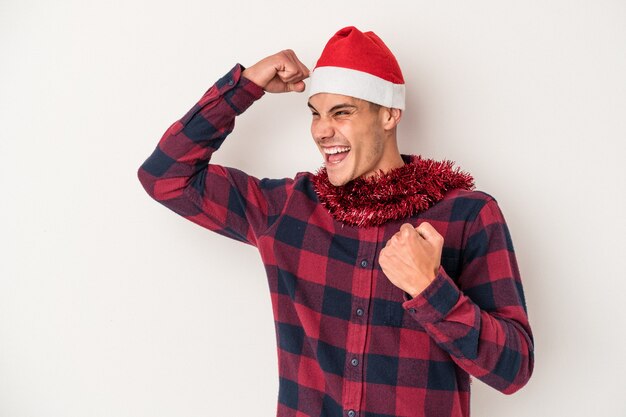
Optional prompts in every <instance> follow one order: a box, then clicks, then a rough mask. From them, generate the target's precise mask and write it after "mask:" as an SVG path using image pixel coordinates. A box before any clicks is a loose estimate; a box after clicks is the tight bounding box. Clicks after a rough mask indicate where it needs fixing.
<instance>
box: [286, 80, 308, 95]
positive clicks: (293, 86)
mask: <svg viewBox="0 0 626 417" xmlns="http://www.w3.org/2000/svg"><path fill="white" fill-rule="evenodd" d="M286 88H287V91H288V92H291V91H295V92H297V93H301V92H303V91H304V89H305V88H306V84H305V83H304V81H298V82H297V83H287V84H286Z"/></svg>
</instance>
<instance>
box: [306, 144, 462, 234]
mask: <svg viewBox="0 0 626 417" xmlns="http://www.w3.org/2000/svg"><path fill="white" fill-rule="evenodd" d="M404 157H405V158H409V159H410V162H408V163H406V164H405V165H403V166H401V167H399V168H396V169H393V170H391V171H389V172H387V173H380V174H378V175H376V176H373V177H370V178H357V179H355V180H353V181H350V182H349V183H347V184H345V185H343V186H340V187H336V186H334V185H332V184H331V183H330V181H329V180H328V173H327V172H326V168H324V167H322V168H320V170H319V171H318V172H317V173H316V174H315V175H314V176H313V185H314V187H315V192H316V193H317V195H318V197H319V199H320V201H321V203H322V205H323V206H324V207H325V208H326V209H327V210H328V211H329V212H330V214H331V215H332V216H333V217H334V218H335V219H336V220H338V221H340V222H342V223H344V224H349V225H352V226H359V227H370V226H379V225H381V224H383V223H386V222H387V221H390V220H398V219H402V218H407V217H410V216H412V215H414V214H417V213H419V212H422V211H424V210H426V209H428V208H429V207H431V206H432V205H433V204H435V203H436V202H438V201H440V200H441V199H442V198H443V197H444V195H445V194H446V192H448V191H449V190H453V189H455V188H462V189H465V190H472V189H474V179H473V178H472V176H471V175H470V174H469V173H466V172H463V171H461V170H460V168H453V162H451V161H448V160H443V161H435V160H433V159H424V158H422V157H421V156H419V155H411V156H408V157H407V156H404Z"/></svg>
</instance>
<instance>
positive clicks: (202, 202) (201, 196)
mask: <svg viewBox="0 0 626 417" xmlns="http://www.w3.org/2000/svg"><path fill="white" fill-rule="evenodd" d="M243 69H244V68H243V66H241V65H240V64H237V65H235V66H234V67H233V68H232V69H231V70H230V71H229V72H228V73H227V74H226V75H225V76H224V77H222V78H221V79H219V80H218V81H217V82H216V83H215V84H214V85H213V86H212V87H211V88H209V89H208V90H207V91H206V92H205V93H204V94H203V96H202V97H201V98H200V100H199V101H198V102H197V103H196V104H195V105H194V106H193V107H192V108H191V109H190V110H189V111H188V112H187V113H186V114H185V115H184V116H183V117H182V118H181V119H179V120H177V121H176V122H174V123H173V124H172V125H171V126H170V127H169V128H168V129H167V130H166V132H165V133H164V135H163V136H162V138H161V140H160V141H159V142H158V144H157V146H156V149H154V151H153V153H152V154H151V155H150V156H149V157H148V158H147V159H146V160H145V162H144V163H143V164H142V165H141V166H140V168H139V170H138V172H137V175H138V178H139V181H140V182H141V184H142V185H143V187H144V189H145V190H146V192H147V193H148V194H149V195H150V196H151V197H152V198H154V199H155V200H156V201H158V202H159V203H161V204H163V205H164V206H166V207H168V208H169V209H171V210H172V211H174V212H176V213H178V214H180V215H181V216H183V217H185V218H186V219H188V220H190V221H192V222H194V223H197V224H199V225H200V226H202V227H205V228H207V229H209V230H212V231H215V232H217V233H220V234H222V235H225V236H228V237H230V238H233V239H236V240H239V241H242V242H245V243H248V244H251V245H255V246H256V244H257V239H258V236H259V235H261V234H262V233H263V232H264V231H265V230H267V228H268V227H269V226H270V225H271V224H272V221H273V220H274V219H275V218H276V217H277V214H278V213H280V212H281V211H282V207H283V205H284V204H285V201H286V193H287V191H286V188H287V186H288V184H289V183H290V182H291V181H292V180H290V179H282V180H281V179H276V180H270V179H257V178H255V177H253V176H250V175H247V174H246V173H244V172H242V171H240V170H238V169H234V168H227V167H223V166H220V165H215V164H210V163H209V162H210V159H211V156H212V155H213V153H214V152H215V151H216V150H218V149H219V147H220V146H221V144H222V142H223V141H224V139H225V138H226V137H227V136H228V135H229V134H230V133H231V132H232V130H233V128H234V125H235V117H236V116H238V115H240V114H241V113H243V112H244V111H245V110H246V109H247V108H248V107H249V106H251V105H252V103H253V102H254V101H256V100H258V99H259V98H260V97H261V96H263V94H264V91H263V89H262V88H261V87H259V86H258V85H256V84H255V83H253V82H252V81H250V80H248V79H246V78H244V77H242V76H241V73H242V72H243Z"/></svg>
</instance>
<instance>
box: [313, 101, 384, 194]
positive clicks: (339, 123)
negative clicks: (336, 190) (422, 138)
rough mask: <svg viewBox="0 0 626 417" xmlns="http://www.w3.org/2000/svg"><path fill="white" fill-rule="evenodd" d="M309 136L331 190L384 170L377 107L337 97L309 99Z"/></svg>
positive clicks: (379, 114)
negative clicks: (326, 175) (316, 149)
mask: <svg viewBox="0 0 626 417" xmlns="http://www.w3.org/2000/svg"><path fill="white" fill-rule="evenodd" d="M309 108H310V109H311V113H312V116H313V120H312V122H311V134H312V135H313V139H314V140H315V143H316V144H317V147H318V148H319V150H320V152H321V153H322V157H323V158H324V162H325V165H326V170H327V172H328V179H329V180H330V182H331V183H332V184H333V185H335V186H340V185H344V184H346V183H347V182H349V181H351V180H353V179H355V178H358V177H361V176H366V177H367V176H370V175H372V174H374V173H376V172H377V171H378V170H379V169H383V170H385V169H386V166H385V164H386V160H385V130H384V128H383V118H382V116H381V111H380V109H381V108H380V107H379V106H376V105H373V104H371V103H369V102H367V101H365V100H361V99H357V98H354V97H349V96H343V95H339V94H330V93H319V94H315V95H314V96H312V97H311V98H310V99H309Z"/></svg>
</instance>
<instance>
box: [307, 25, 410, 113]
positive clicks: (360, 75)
mask: <svg viewBox="0 0 626 417" xmlns="http://www.w3.org/2000/svg"><path fill="white" fill-rule="evenodd" d="M310 86H311V87H310V89H309V97H311V96H312V95H314V94H317V93H333V94H341V95H344V96H351V97H356V98H360V99H363V100H367V101H371V102H372V103H376V104H380V105H382V106H385V107H393V108H398V109H404V105H405V88H404V78H403V77H402V71H400V65H398V61H397V60H396V57H395V56H394V55H393V53H392V52H391V51H390V50H389V48H387V45H385V43H384V42H383V41H382V40H381V39H380V38H379V37H378V36H377V35H376V34H375V33H374V32H365V33H363V32H361V31H360V30H359V29H357V28H355V27H354V26H348V27H345V28H343V29H340V30H339V31H338V32H337V33H336V34H335V35H334V36H333V37H332V38H331V39H330V40H329V41H328V43H327V44H326V46H325V47H324V50H323V51H322V55H321V56H320V59H319V60H318V61H317V64H316V65H315V68H314V69H313V72H312V74H311V81H310Z"/></svg>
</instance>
